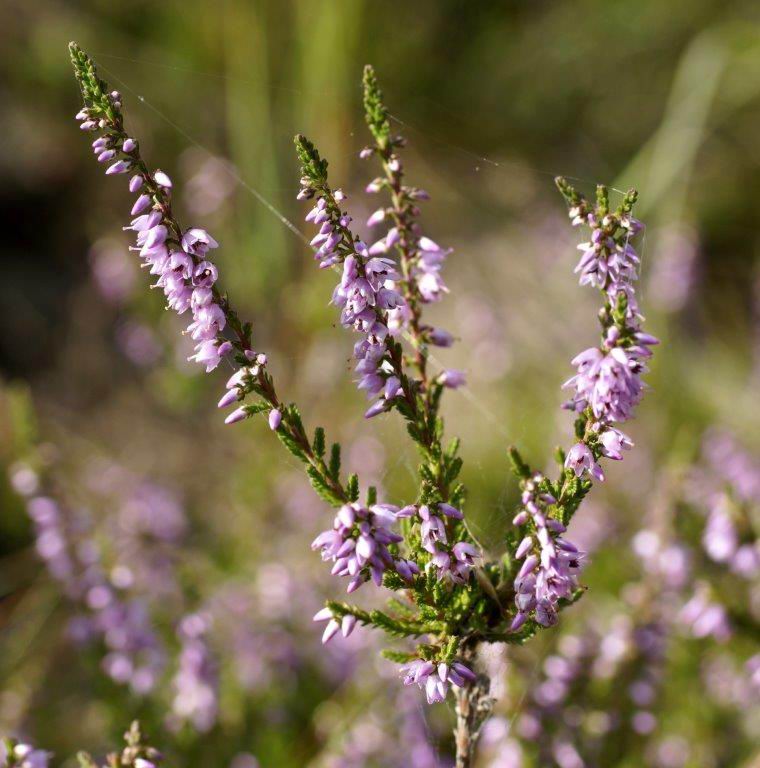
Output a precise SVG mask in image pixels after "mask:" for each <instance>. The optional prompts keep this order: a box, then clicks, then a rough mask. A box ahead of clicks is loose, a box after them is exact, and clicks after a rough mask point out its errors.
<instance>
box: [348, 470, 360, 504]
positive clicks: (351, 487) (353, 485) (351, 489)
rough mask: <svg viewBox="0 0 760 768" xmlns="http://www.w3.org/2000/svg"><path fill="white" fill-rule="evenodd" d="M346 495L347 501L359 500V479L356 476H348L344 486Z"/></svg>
mask: <svg viewBox="0 0 760 768" xmlns="http://www.w3.org/2000/svg"><path fill="white" fill-rule="evenodd" d="M346 494H347V495H348V500H349V501H358V500H359V478H358V476H357V475H356V474H353V473H352V474H350V475H349V476H348V483H347V485H346Z"/></svg>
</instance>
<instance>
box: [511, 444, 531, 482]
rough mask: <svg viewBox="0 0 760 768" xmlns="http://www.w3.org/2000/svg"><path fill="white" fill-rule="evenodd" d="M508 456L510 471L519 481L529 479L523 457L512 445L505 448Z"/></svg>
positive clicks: (528, 470)
mask: <svg viewBox="0 0 760 768" xmlns="http://www.w3.org/2000/svg"><path fill="white" fill-rule="evenodd" d="M507 452H508V454H509V462H510V464H511V466H512V471H513V472H514V473H515V475H516V476H517V477H518V478H519V479H521V480H527V479H528V478H529V477H530V467H529V466H528V465H527V464H526V463H525V462H524V461H523V457H522V456H521V455H520V452H519V451H518V450H517V448H515V447H514V446H513V445H511V446H509V448H507Z"/></svg>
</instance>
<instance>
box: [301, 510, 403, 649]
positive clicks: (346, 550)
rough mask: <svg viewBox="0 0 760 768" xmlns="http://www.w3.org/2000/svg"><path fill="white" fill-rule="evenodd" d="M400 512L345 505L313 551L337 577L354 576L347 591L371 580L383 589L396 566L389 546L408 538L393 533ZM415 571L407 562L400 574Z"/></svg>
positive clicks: (315, 544)
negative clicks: (320, 554) (388, 572)
mask: <svg viewBox="0 0 760 768" xmlns="http://www.w3.org/2000/svg"><path fill="white" fill-rule="evenodd" d="M398 512H399V509H398V507H394V506H392V505H390V504H374V505H372V506H371V507H369V508H368V507H363V506H362V505H361V504H358V503H352V504H344V505H343V506H342V507H341V508H340V509H339V510H338V513H337V514H336V515H335V520H334V522H333V527H332V528H331V529H329V530H327V531H323V532H322V533H320V534H319V536H317V538H316V539H314V541H313V542H312V544H311V548H312V549H315V550H320V552H321V553H322V559H323V560H325V561H329V562H332V563H334V565H333V568H332V573H333V574H334V575H336V576H349V577H350V581H349V582H348V587H347V589H346V591H347V592H349V593H351V592H354V591H355V590H357V589H359V587H360V586H361V585H362V584H364V583H365V582H366V581H369V580H370V578H371V579H372V581H374V582H375V584H377V585H378V586H379V585H380V584H382V582H383V573H384V572H385V571H386V570H388V569H389V568H394V567H396V565H395V561H394V557H393V555H391V553H390V552H389V551H388V547H389V545H392V544H398V543H399V542H400V541H403V538H404V537H403V536H400V535H399V534H398V533H394V532H393V531H392V530H391V527H392V526H393V525H394V523H395V522H396V519H397V515H398ZM411 568H414V569H415V570H416V571H418V569H417V567H416V566H415V565H414V564H407V563H406V562H405V564H404V565H403V566H400V567H399V572H401V571H404V570H405V569H411ZM328 639H329V638H328Z"/></svg>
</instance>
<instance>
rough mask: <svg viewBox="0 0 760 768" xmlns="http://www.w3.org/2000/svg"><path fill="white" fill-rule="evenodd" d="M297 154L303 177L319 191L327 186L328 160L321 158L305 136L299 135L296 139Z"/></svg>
mask: <svg viewBox="0 0 760 768" xmlns="http://www.w3.org/2000/svg"><path fill="white" fill-rule="evenodd" d="M294 142H295V145H296V154H297V155H298V160H299V162H300V163H301V176H302V177H303V178H304V179H307V180H308V181H309V183H310V185H311V186H312V187H313V188H315V189H317V188H320V187H323V186H324V185H325V184H327V160H323V159H322V158H321V157H320V156H319V152H318V151H317V148H316V147H315V146H314V144H312V142H310V141H309V140H308V139H307V138H306V137H305V136H304V135H302V134H300V133H299V134H297V135H296V137H295V139H294Z"/></svg>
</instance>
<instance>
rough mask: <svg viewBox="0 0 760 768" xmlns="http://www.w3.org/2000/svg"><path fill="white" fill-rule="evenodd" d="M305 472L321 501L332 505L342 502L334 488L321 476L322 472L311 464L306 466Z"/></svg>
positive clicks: (339, 504) (336, 505)
mask: <svg viewBox="0 0 760 768" xmlns="http://www.w3.org/2000/svg"><path fill="white" fill-rule="evenodd" d="M306 474H307V475H308V477H309V482H310V483H311V487H312V488H313V489H314V490H315V491H316V492H317V495H318V496H319V498H320V499H322V501H326V502H327V503H328V504H329V505H330V506H332V507H339V506H341V505H342V504H343V499H341V498H340V496H338V495H337V494H336V493H335V491H334V489H333V488H332V487H331V486H330V485H329V483H328V482H327V481H326V480H325V478H324V477H323V476H322V473H321V472H320V471H319V470H318V469H316V468H315V467H313V466H311V465H307V466H306Z"/></svg>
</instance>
